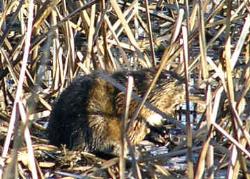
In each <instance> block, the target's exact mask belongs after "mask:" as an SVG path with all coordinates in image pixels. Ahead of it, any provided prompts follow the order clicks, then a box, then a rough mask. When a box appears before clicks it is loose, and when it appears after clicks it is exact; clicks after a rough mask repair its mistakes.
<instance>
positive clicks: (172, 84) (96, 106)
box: [48, 68, 185, 154]
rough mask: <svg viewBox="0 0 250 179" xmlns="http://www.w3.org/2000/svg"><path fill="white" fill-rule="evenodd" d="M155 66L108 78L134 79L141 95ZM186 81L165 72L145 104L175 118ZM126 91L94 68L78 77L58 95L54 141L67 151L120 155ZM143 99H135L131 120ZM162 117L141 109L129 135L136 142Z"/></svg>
mask: <svg viewBox="0 0 250 179" xmlns="http://www.w3.org/2000/svg"><path fill="white" fill-rule="evenodd" d="M156 72H157V69H156V68H146V69H141V70H138V71H119V72H115V73H113V74H109V76H110V77H111V78H113V79H115V80H116V81H117V82H119V83H120V84H122V85H124V86H126V83H127V78H128V76H132V77H133V79H134V87H133V92H134V93H135V94H137V95H138V96H140V97H142V96H143V95H144V94H145V93H146V91H147V89H148V87H149V86H150V84H151V82H152V81H153V78H154V75H155V74H156ZM183 84H184V83H183V81H182V79H181V78H180V77H179V76H178V75H176V74H175V73H173V72H170V71H167V70H163V71H162V73H161V75H160V77H159V79H158V81H157V83H156V85H155V87H154V88H153V90H152V91H151V93H150V94H149V96H148V98H147V102H148V103H150V104H152V105H153V106H155V107H156V108H158V109H159V110H160V111H162V112H164V113H166V114H167V115H170V116H174V115H175V114H174V113H175V108H176V105H178V104H180V103H182V102H184V96H185V94H184V85H183ZM125 96H126V95H125V93H124V92H122V91H120V90H119V89H117V88H116V87H114V86H113V85H112V84H111V83H109V82H107V81H106V80H104V79H103V78H101V77H100V75H99V72H93V73H91V74H89V75H84V76H81V77H78V78H76V79H75V80H74V81H73V82H72V83H71V84H70V85H69V86H68V87H67V88H66V89H65V90H64V91H63V92H62V94H61V95H60V96H59V98H58V99H57V100H56V102H55V104H54V106H53V109H52V111H51V115H50V119H49V124H48V139H49V142H50V144H52V145H56V146H60V145H62V144H64V145H66V147H67V148H69V149H77V150H78V149H81V150H84V151H87V152H92V153H95V152H103V153H113V154H118V153H119V146H120V140H121V121H122V119H123V116H124V111H125V99H126V97H125ZM138 105H139V102H137V101H136V100H134V99H132V100H131V104H130V107H129V116H128V119H129V120H130V119H131V117H132V115H133V113H134V112H135V110H136V108H137V106H138ZM162 118H163V117H162V116H161V115H160V114H158V113H157V112H155V111H153V110H151V109H149V108H147V107H145V106H144V107H142V109H141V111H140V113H139V115H138V117H137V118H136V119H135V120H134V121H133V122H132V124H131V125H129V128H128V130H127V132H128V134H127V135H128V138H129V139H130V142H131V143H132V144H138V143H139V142H140V141H142V140H143V139H144V137H145V136H146V134H147V133H148V124H149V125H153V126H154V125H160V123H161V121H162V120H163V119H162Z"/></svg>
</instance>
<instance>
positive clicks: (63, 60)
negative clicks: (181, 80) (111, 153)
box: [0, 0, 250, 179]
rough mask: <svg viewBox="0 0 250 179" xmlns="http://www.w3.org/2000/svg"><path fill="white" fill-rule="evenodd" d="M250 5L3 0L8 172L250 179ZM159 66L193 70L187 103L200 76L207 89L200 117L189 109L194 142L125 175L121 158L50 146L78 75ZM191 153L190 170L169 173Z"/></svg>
mask: <svg viewBox="0 0 250 179" xmlns="http://www.w3.org/2000/svg"><path fill="white" fill-rule="evenodd" d="M186 7H188V8H186ZM249 7H250V2H249V1H248V0H242V1H229V0H221V1H202V2H201V1H191V2H188V1H186V2H182V1H181V2H178V3H177V2H174V1H171V0H170V1H162V0H159V1H150V2H148V1H147V0H145V1H116V0H110V1H97V0H92V1H88V2H87V1H71V0H69V1H60V0H54V1H51V0H46V1H45V2H42V1H32V0H31V1H23V0H20V1H17V0H12V1H7V0H3V1H1V2H0V27H1V28H0V29H1V30H0V34H1V35H0V141H1V145H0V151H1V153H2V155H1V158H0V176H2V177H3V178H17V177H18V176H19V177H20V178H27V177H29V178H30V177H32V178H48V177H55V176H58V177H62V176H69V177H73V178H74V177H75V178H81V177H84V176H92V177H93V176H95V177H97V176H99V177H103V178H107V177H112V178H118V177H119V176H120V177H126V176H131V175H133V176H136V177H137V178H142V177H143V176H147V177H149V178H151V177H152V178H153V177H154V178H159V177H169V178H171V177H173V178H174V177H176V176H187V177H188V178H197V179H198V178H203V177H205V176H206V178H210V179H212V178H216V177H215V176H217V173H218V171H220V170H225V171H226V173H225V177H226V178H238V177H239V176H242V177H243V178H248V179H249V178H250V171H249V168H250V160H249V159H250V152H249V149H250V135H249V128H250V108H249V105H248V104H250V93H249V88H250V68H249V66H250V60H249V59H250V35H249V29H250V15H249V14H250V8H249ZM156 65H159V66H160V68H159V72H160V70H161V69H162V68H167V69H171V70H175V71H177V72H178V73H179V74H182V75H183V76H185V79H186V94H187V95H186V100H187V102H188V103H187V104H189V100H190V99H189V85H190V84H191V81H192V85H193V86H196V87H198V88H199V89H201V91H202V93H203V94H204V95H205V100H204V102H203V103H205V104H206V105H205V109H206V110H205V111H204V112H203V113H202V115H200V116H201V117H200V118H199V119H198V118H195V117H194V118H192V117H191V116H192V115H191V111H190V110H191V109H190V106H189V105H186V110H185V112H186V118H185V119H186V123H185V124H186V125H187V131H184V132H185V133H186V135H187V136H186V139H187V140H186V141H184V142H182V143H180V144H179V145H178V146H176V147H174V149H173V150H172V151H170V152H168V153H165V154H164V155H162V154H159V155H156V156H151V155H149V154H148V155H146V153H145V158H144V159H139V160H138V161H137V162H136V163H133V164H132V165H133V166H134V167H132V169H133V170H130V169H125V168H124V163H123V162H121V163H120V166H121V168H123V170H121V172H120V174H119V172H118V168H117V166H118V165H117V163H118V159H112V160H108V161H105V160H103V159H98V158H96V157H95V156H92V155H90V154H86V153H83V152H79V151H78V152H72V151H67V150H66V149H65V150H59V149H57V148H55V147H53V146H49V145H47V141H46V140H45V138H46V134H45V124H46V122H47V117H48V116H49V114H50V110H51V104H52V102H53V100H54V99H55V98H56V97H57V96H58V94H60V92H61V91H62V90H63V89H64V88H65V87H66V86H67V85H68V84H69V83H70V82H71V81H72V80H73V79H74V78H75V77H76V76H77V75H83V74H88V73H91V71H93V70H96V69H103V70H106V71H109V72H113V71H117V70H121V69H140V68H145V67H151V66H156ZM157 75H159V74H158V73H157V74H156V78H157ZM156 78H155V79H156ZM152 85H153V84H152ZM148 92H150V89H149V91H148ZM146 96H147V95H146ZM146 96H145V98H144V99H146ZM128 99H129V95H128ZM128 101H129V100H128ZM144 102H145V101H143V100H142V104H143V103H144ZM198 106H199V105H198ZM134 118H136V114H135V115H134ZM197 120H198V123H195V121H197ZM185 154H187V157H188V160H187V161H188V162H187V167H186V168H185V170H186V172H185V173H181V172H178V171H170V170H168V169H166V167H165V165H166V161H167V160H170V159H171V158H173V157H175V156H180V155H185ZM194 155H198V160H194V157H193V156H194ZM122 160H123V159H122ZM122 160H121V161H122ZM125 170H127V173H126V172H125ZM204 173H206V174H204ZM0 178H1V177H0Z"/></svg>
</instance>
